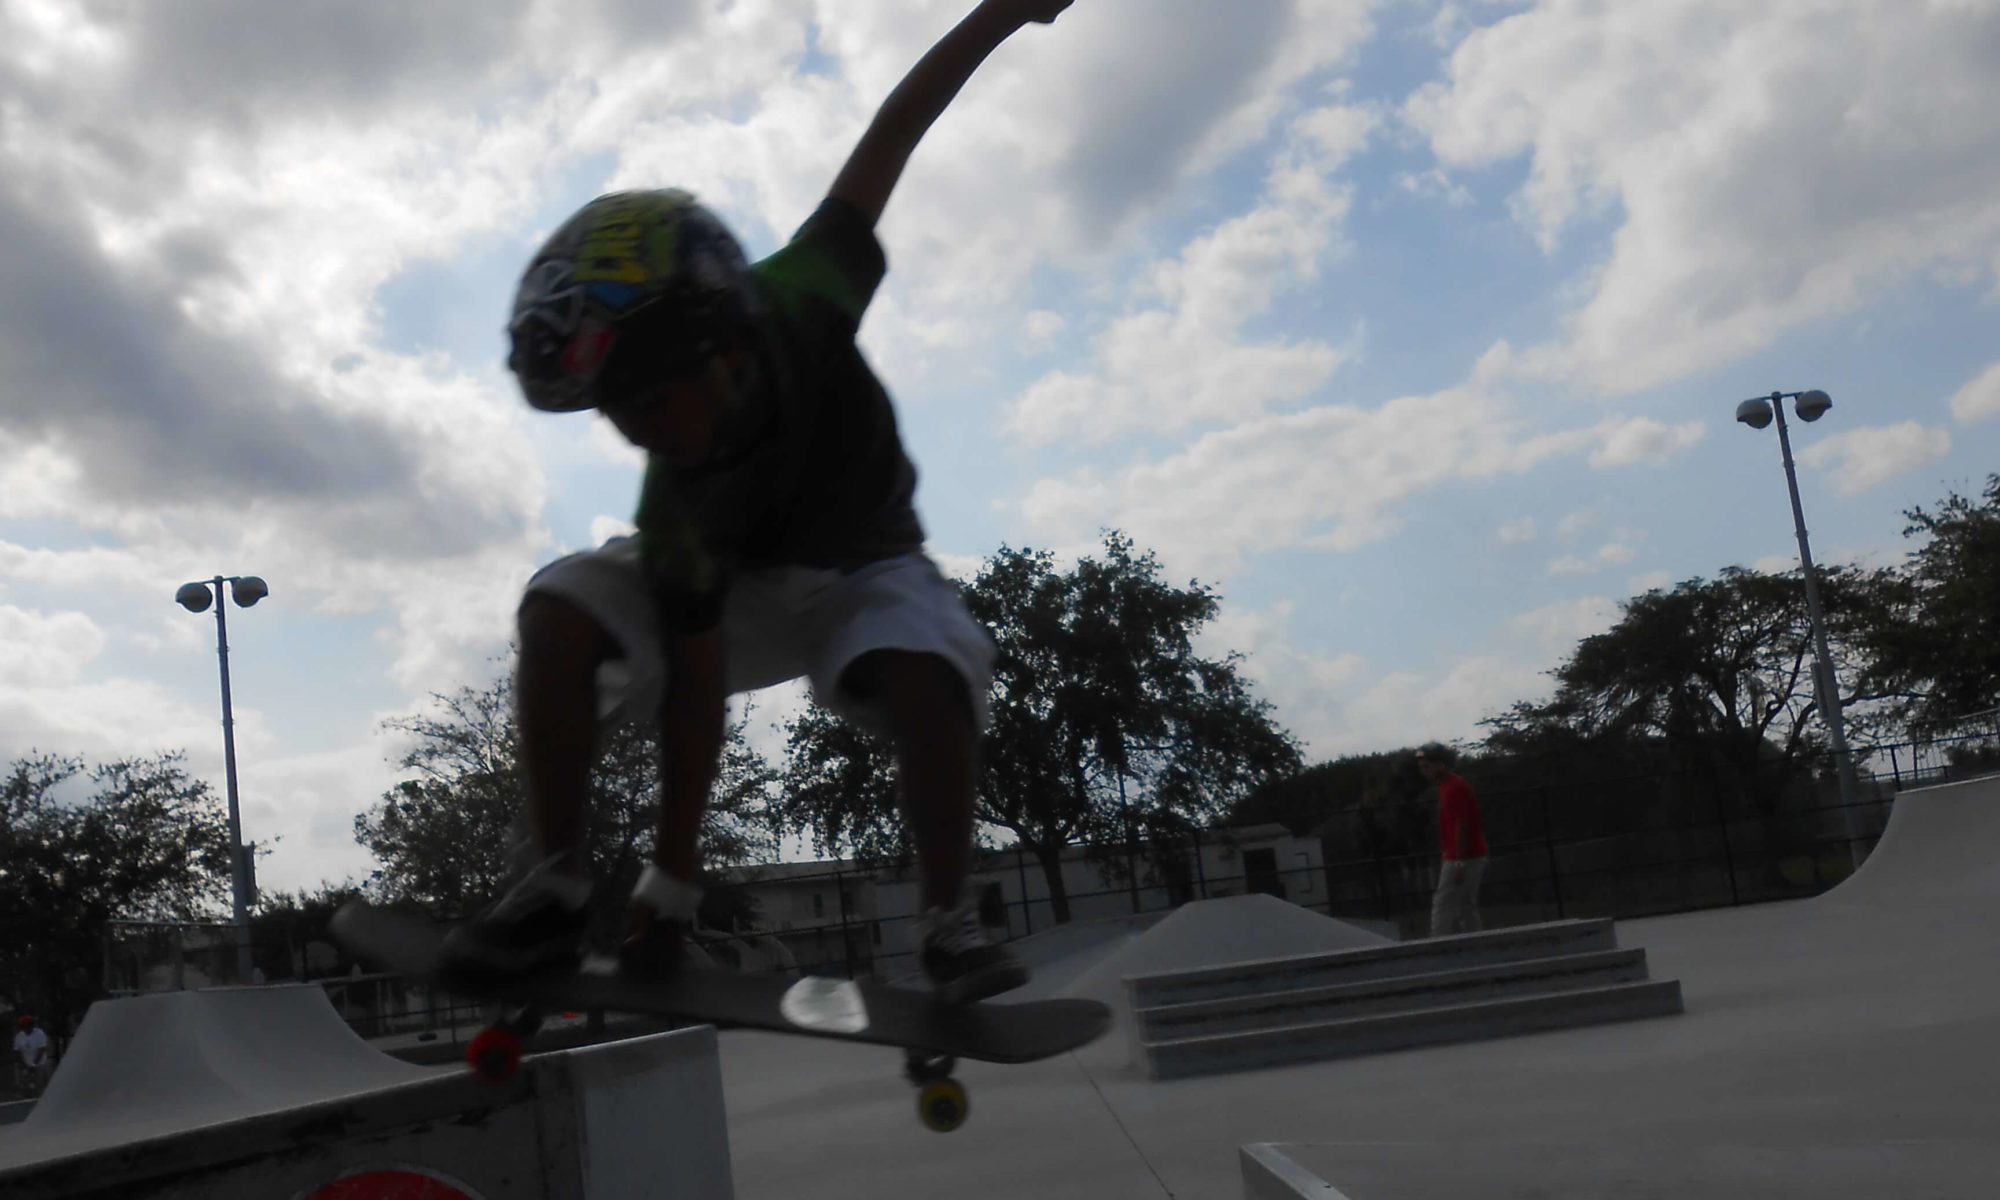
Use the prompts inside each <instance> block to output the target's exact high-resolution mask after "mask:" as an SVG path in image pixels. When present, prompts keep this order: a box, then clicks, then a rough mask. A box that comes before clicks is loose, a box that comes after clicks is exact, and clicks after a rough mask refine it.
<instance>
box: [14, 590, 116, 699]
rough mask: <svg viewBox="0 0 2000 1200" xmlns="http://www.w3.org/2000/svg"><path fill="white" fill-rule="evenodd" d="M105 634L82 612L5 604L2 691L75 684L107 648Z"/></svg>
mask: <svg viewBox="0 0 2000 1200" xmlns="http://www.w3.org/2000/svg"><path fill="white" fill-rule="evenodd" d="M104 643H105V636H104V631H103V630H102V629H100V628H98V626H97V623H96V622H95V621H92V620H91V619H90V618H89V617H87V616H85V615H83V614H82V613H74V612H69V613H42V612H33V611H30V610H28V609H23V608H15V607H14V606H13V605H11V604H0V687H14V688H26V687H46V686H49V685H51V684H62V683H70V682H72V681H74V680H75V679H77V678H78V677H79V676H80V675H82V674H83V670H84V668H85V667H86V666H87V665H88V664H89V663H90V661H91V660H92V659H94V658H96V657H97V656H98V654H99V653H101V652H102V651H103V649H104Z"/></svg>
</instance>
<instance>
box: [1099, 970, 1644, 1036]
mask: <svg viewBox="0 0 2000 1200" xmlns="http://www.w3.org/2000/svg"><path fill="white" fill-rule="evenodd" d="M1646 978H1647V973H1646V952H1645V951H1644V950H1639V949H1632V950H1599V951H1594V952H1590V953H1585V954H1564V955H1558V956H1557V957H1555V958H1535V959H1527V960H1525V961H1522V962H1510V963H1500V964H1498V965H1494V966H1484V967H1463V968H1460V969H1458V970H1452V971H1433V972H1425V973H1423V974H1418V975H1399V976H1396V977H1395V978H1392V979H1377V980H1371V981H1369V982H1366V983H1345V984H1335V985H1333V986H1330V987H1316V988H1300V989H1293V990H1288V991H1281V992H1266V993H1263V994H1261V995H1256V996H1236V997H1231V998H1229V999H1225V1000H1197V1001H1194V1002H1193V1003H1189V1004H1166V1005H1160V1006H1158V1007H1155V1008H1142V1009H1138V1010H1136V1011H1135V1012H1133V1014H1132V1032H1133V1035H1134V1036H1135V1037H1136V1038H1137V1039H1138V1040H1139V1042H1140V1043H1142V1044H1143V1043H1146V1042H1165V1041H1176V1040H1180V1039H1184V1038H1191V1037H1208V1036H1212V1035H1215V1034H1223V1033H1242V1032H1245V1031H1247V1030H1252V1029H1266V1028H1272V1027H1277V1026H1288V1025H1304V1024H1310V1023H1316V1022H1321V1021H1334V1020H1343V1019H1346V1018H1350V1017H1366V1016H1375V1015H1377V1014H1380V1013H1390V1012H1409V1011H1413V1010H1416V1009H1424V1008H1448V1007H1451V1006H1453V1005H1461V1004H1476V1003H1479V1002H1482V1001H1486V1000H1502V999H1507V998H1510V997H1515V996H1530V995H1537V994H1542V993H1547V992H1572V991H1580V990H1583V989H1587V988H1601V987H1608V986H1610V985H1612V984H1617V983H1638V982H1641V981H1643V980H1645V979H1646Z"/></svg>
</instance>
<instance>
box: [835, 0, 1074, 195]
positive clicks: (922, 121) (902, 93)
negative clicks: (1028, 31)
mask: <svg viewBox="0 0 2000 1200" xmlns="http://www.w3.org/2000/svg"><path fill="white" fill-rule="evenodd" d="M1070 3H1071V0H981V2H980V4H979V7H977V8H975V9H973V10H972V12H971V13H970V14H969V15H968V16H967V17H966V18H965V19H964V20H962V21H960V22H959V23H958V24H957V26H955V27H954V28H953V29H952V31H951V32H950V33H947V34H945V35H944V37H943V38H941V39H940V40H939V41H938V44H937V45H935V46H932V47H931V48H930V51H929V52H928V53H926V54H925V55H924V56H923V57H922V58H921V59H918V60H917V65H916V66H914V67H912V68H910V73H909V74H908V75H905V76H904V77H903V82H901V83H899V84H897V85H896V87H895V90H894V91H892V92H890V93H889V98H888V99H887V100H884V101H883V102H882V107H881V108H880V109H878V110H877V111H876V113H875V119H874V120H873V121H870V122H869V123H868V131H867V132H866V133H864V134H862V135H861V140H860V141H859V142H857V143H855V146H854V151H853V153H851V154H849V155H848V156H847V163H846V165H845V166H843V167H841V168H840V174H839V175H837V176H835V177H834V180H833V186H832V187H831V188H829V189H828V190H827V195H828V196H829V197H836V198H838V199H841V200H845V201H847V202H848V203H850V204H852V205H854V206H855V207H856V208H858V209H860V210H861V211H862V212H863V213H864V214H866V216H867V217H868V223H869V224H870V225H873V224H874V223H875V222H876V221H877V220H879V219H880V218H881V216H882V209H883V208H884V207H885V206H886V205H887V204H888V203H889V193H891V192H893V191H894V190H895V189H896V181H897V180H898V179H900V178H902V176H903V165H904V164H905V163H907V162H909V161H910V152H911V151H913V150H915V149H916V148H917V143H918V142H920V141H922V140H923V136H924V133H925V132H926V131H927V130H929V129H930V127H931V122H933V121H935V120H937V118H938V114H939V113H942V112H943V111H944V110H945V107H946V106H947V105H949V104H950V103H951V102H952V98H953V97H955V96H957V95H958V91H959V89H960V88H962V87H964V86H965V81H966V80H968V79H970V78H972V73H973V72H974V71H976V70H978V69H979V64H980V63H982V62H985V61H986V56H987V55H989V54H991V53H993V50H994V48H995V47H997V46H999V44H1000V43H1001V42H1004V41H1006V40H1007V39H1008V38H1009V37H1011V36H1012V35H1013V33H1014V31H1015V30H1017V29H1019V28H1020V27H1021V26H1023V25H1026V24H1029V23H1031V22H1032V23H1036V24H1042V25H1046V24H1048V23H1049V22H1050V21H1053V20H1055V19H1056V17H1057V15H1059V14H1060V13H1061V12H1062V10H1064V9H1066V8H1068V7H1069V6H1070Z"/></svg>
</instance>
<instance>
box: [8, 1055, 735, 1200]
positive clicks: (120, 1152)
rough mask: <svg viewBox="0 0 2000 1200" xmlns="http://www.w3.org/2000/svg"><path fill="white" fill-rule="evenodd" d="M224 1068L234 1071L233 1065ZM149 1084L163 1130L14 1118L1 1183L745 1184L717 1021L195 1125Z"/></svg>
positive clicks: (685, 1187) (246, 1192) (13, 1189)
mask: <svg viewBox="0 0 2000 1200" xmlns="http://www.w3.org/2000/svg"><path fill="white" fill-rule="evenodd" d="M365 1052H366V1053H371V1054H372V1053H374V1052H373V1051H365ZM216 1066H217V1069H218V1071H220V1072H221V1073H222V1074H223V1076H224V1077H225V1078H226V1077H227V1074H228V1072H229V1067H230V1064H228V1063H219V1064H216ZM138 1085H139V1086H143V1087H147V1088H149V1090H150V1091H151V1093H152V1095H153V1097H154V1101H155V1105H156V1107H157V1109H158V1111H159V1116H158V1117H157V1119H155V1120H154V1121H153V1122H152V1123H151V1125H150V1127H148V1126H147V1125H144V1124H138V1123H126V1124H124V1125H120V1126H114V1127H111V1128H110V1129H96V1128H92V1127H91V1126H90V1124H89V1123H88V1122H87V1121H80V1122H74V1123H71V1124H59V1125H53V1126H50V1127H47V1128H38V1127H37V1123H36V1122H29V1123H26V1124H23V1125H18V1126H15V1127H14V1128H12V1129H10V1130H8V1131H7V1133H6V1134H5V1136H4V1139H0V1194H4V1195H5V1196H7V1197H8V1200H57V1198H61V1200H137V1198H142V1197H143V1198H147V1200H252V1198H255V1200H263V1198H264V1197H269V1196H311V1195H314V1194H315V1193H316V1192H317V1191H318V1190H319V1189H320V1188H323V1187H325V1186H327V1185H328V1184H330V1183H332V1182H333V1181H335V1180H337V1179H340V1178H342V1177H344V1176H346V1175H349V1174H352V1173H354V1172H356V1171H363V1170H374V1169H382V1168H385V1167H393V1168H396V1169H401V1170H405V1171H420V1172H422V1173H425V1174H426V1175H427V1176H430V1177H435V1178H437V1179H440V1180H444V1181H447V1182H448V1183H449V1184H450V1185H451V1186H454V1187H457V1188H458V1189H459V1190H460V1191H462V1192H464V1193H465V1194H468V1195H472V1196H476V1197H483V1198H485V1200H498V1198H499V1197H503V1196H541V1197H547V1198H549V1200H647V1198H653V1200H727V1197H729V1196H730V1195H732V1194H733V1186H734V1185H733V1183H732V1173H731V1164H730V1159H729V1137H728V1126H727V1122H726V1118H725V1116H724V1108H723V1097H722V1075H721V1066H720V1060H719V1058H718V1056H717V1048H716V1037H715V1030H714V1029H712V1028H710V1027H707V1026H699V1027H695V1028H691V1029H685V1030H680V1031H677V1032H674V1033H664V1034H655V1035H653V1036H651V1037H645V1038H637V1039H632V1040H629V1041H624V1042H618V1043H613V1044H609V1045H604V1046H596V1047H592V1048H589V1049H584V1050H570V1051H562V1052H558V1053H554V1054H546V1055H536V1056H535V1057H533V1058H530V1059H528V1060H527V1061H526V1062H525V1063H523V1065H522V1069H521V1072H520V1074H519V1075H518V1076H516V1077H515V1078H514V1079H513V1080H511V1081H510V1082H509V1083H507V1084H506V1085H504V1086H495V1085H492V1084H488V1083H485V1082H483V1081H481V1080H479V1079H477V1078H474V1077H473V1076H472V1075H470V1074H469V1073H467V1072H463V1071H446V1072H439V1073H437V1074H435V1075H431V1076H429V1077H424V1078H418V1079H415V1080H412V1081H407V1082H402V1083H396V1084H392V1085H389V1086H386V1087H379V1088H373V1089H368V1090H362V1091H353V1092H348V1093H346V1094H340V1095H334V1096H329V1097H326V1098H324V1099H320V1100H314V1101H309V1102H303V1103H300V1102H294V1103H291V1104H286V1105H282V1106H278V1107H274V1108H271V1109H269V1110H267V1111H261V1112H254V1113H243V1114H237V1115H232V1116H230V1117H228V1118H226V1119H222V1120H216V1121H205V1122H201V1123H198V1124H195V1125H192V1126H189V1125H178V1126H177V1125H176V1124H175V1123H174V1120H173V1110H174V1102H173V1098H172V1095H171V1089H170V1088H169V1087H168V1086H167V1082H166V1081H138ZM662 1114H668V1115H669V1116H668V1117H666V1118H663V1116H662Z"/></svg>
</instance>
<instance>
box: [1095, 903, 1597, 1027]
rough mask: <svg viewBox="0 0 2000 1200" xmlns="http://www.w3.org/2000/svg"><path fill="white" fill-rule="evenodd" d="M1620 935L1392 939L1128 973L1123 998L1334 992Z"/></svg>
mask: <svg viewBox="0 0 2000 1200" xmlns="http://www.w3.org/2000/svg"><path fill="white" fill-rule="evenodd" d="M1617 946H1618V934H1617V931H1616V929H1615V928H1614V926H1613V924H1612V922H1611V921H1610V920H1609V919H1604V918H1599V919H1596V920H1587V921H1550V922H1548V923H1546V924H1542V925H1520V926H1516V927H1514V928H1511V929H1494V930H1488V931H1486V932H1483V933H1461V934H1456V935H1454V936H1451V937H1441V938H1429V939H1426V940H1424V941H1420V942H1397V943H1394V944H1392V945H1387V946H1368V947H1364V948H1362V949H1359V950H1335V951H1329V952H1327V953H1324V954H1305V955H1295V956H1290V957H1286V958H1265V959H1253V960H1251V961H1248V962H1238V963H1226V964H1224V965H1222V966H1216V967H1197V968H1193V969H1191V970H1185V971H1169V972H1165V973H1162V974H1158V975H1139V976H1130V977H1128V978H1126V980H1125V997H1126V1000H1127V1001H1128V1002H1129V1003H1130V1006H1131V1010H1132V1011H1134V1012H1137V1011H1138V1010H1140V1009H1142V1008H1159V1007H1161V1006H1162V1005H1167V1004H1192V1003H1195V1002H1196V1001H1201V1000H1223V999H1228V998H1230V997H1233V996H1255V995H1261V994H1263V993H1266V992H1280V991H1293V990H1298V989H1304V988H1319V987H1333V986H1337V985H1340V984H1349V983H1366V982H1368V981H1370V980H1376V979H1395V978H1398V977H1400V976H1405V975H1422V974H1427V973H1435V972H1441V971H1455V970H1461V969H1464V968H1468V967H1483V966H1496V965H1499V964H1502V963H1512V962H1522V961H1525V960H1530V959H1544V958H1558V957H1561V956H1563V955H1568V954H1588V953H1594V952H1597V951H1602V950H1613V949H1616V948H1617Z"/></svg>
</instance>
